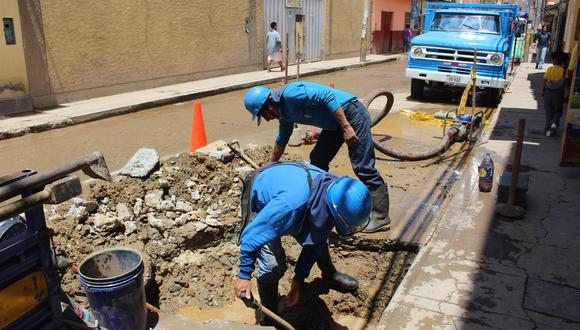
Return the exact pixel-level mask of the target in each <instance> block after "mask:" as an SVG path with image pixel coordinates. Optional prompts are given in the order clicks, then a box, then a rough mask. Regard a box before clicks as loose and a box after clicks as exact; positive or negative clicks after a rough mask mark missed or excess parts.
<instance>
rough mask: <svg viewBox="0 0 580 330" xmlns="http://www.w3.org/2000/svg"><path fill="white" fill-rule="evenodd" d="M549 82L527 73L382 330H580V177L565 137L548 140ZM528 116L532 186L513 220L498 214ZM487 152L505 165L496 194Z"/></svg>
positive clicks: (470, 164) (525, 164)
mask: <svg viewBox="0 0 580 330" xmlns="http://www.w3.org/2000/svg"><path fill="white" fill-rule="evenodd" d="M542 79H543V71H539V70H535V69H534V65H533V64H527V63H525V64H522V65H521V66H520V69H519V72H518V74H517V76H516V77H515V79H514V82H513V83H512V85H511V86H510V90H509V91H508V93H507V94H505V96H504V98H503V101H502V102H501V105H500V107H499V109H500V110H499V112H498V114H496V115H495V116H494V119H495V120H494V121H493V122H492V123H491V125H490V127H489V129H488V133H487V135H488V136H487V137H486V139H488V143H487V144H485V145H483V146H480V147H478V148H476V150H475V151H474V153H473V155H472V156H471V157H466V158H465V160H466V162H467V163H466V166H465V167H464V170H463V171H462V173H460V175H461V176H460V177H459V182H457V183H456V184H455V187H456V188H455V189H454V191H452V192H451V194H450V195H449V196H450V198H449V200H448V201H447V203H446V205H445V207H444V208H443V211H442V213H441V214H440V215H439V217H438V222H436V223H434V224H433V225H432V227H431V228H430V237H429V239H428V241H427V243H426V244H424V245H423V246H422V247H421V250H420V252H419V255H418V256H417V258H416V259H415V262H414V264H413V265H412V267H411V269H410V270H409V273H408V274H407V276H406V277H405V279H404V280H403V282H402V283H401V285H400V286H399V288H398V290H397V292H396V294H395V296H394V297H393V299H392V301H391V303H390V304H389V306H388V307H387V309H386V310H385V312H384V314H383V316H382V318H381V321H380V325H379V329H448V328H452V329H483V328H497V329H580V274H579V272H580V258H579V257H578V256H579V255H580V220H579V219H580V217H579V216H578V214H579V213H580V207H579V206H578V201H580V171H579V170H578V169H576V168H562V167H559V165H558V163H559V153H560V143H561V137H546V136H545V132H544V131H543V125H544V111H543V109H542V107H541V97H540V96H539V88H540V86H541V85H540V84H541V81H542ZM538 100H539V101H538ZM538 104H540V107H538ZM538 109H540V110H538ZM519 118H525V119H526V131H525V144H524V147H523V158H522V169H521V171H522V173H521V174H525V175H529V177H530V184H529V190H528V193H527V214H526V216H525V218H524V219H522V220H509V219H507V218H503V217H501V216H499V215H496V214H495V213H494V212H495V204H496V200H497V186H498V181H499V177H500V175H501V174H502V173H503V171H504V170H505V168H506V166H507V165H508V164H509V163H511V159H512V154H513V148H514V146H515V138H516V131H517V121H518V119H519ZM486 152H489V153H491V154H492V157H493V159H494V161H495V178H494V190H493V191H492V192H491V193H481V192H479V190H478V185H477V181H478V174H477V166H478V163H479V162H480V161H481V159H482V157H483V155H484V154H485V153H486ZM434 211H435V212H436V211H437V210H434Z"/></svg>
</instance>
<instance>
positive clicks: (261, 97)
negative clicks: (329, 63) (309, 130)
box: [244, 81, 391, 232]
mask: <svg viewBox="0 0 580 330" xmlns="http://www.w3.org/2000/svg"><path fill="white" fill-rule="evenodd" d="M244 105H245V107H246V109H247V110H248V111H249V112H250V113H251V114H252V116H253V117H254V118H258V125H259V124H260V120H261V119H262V118H263V119H265V120H267V121H269V120H273V119H278V120H279V122H280V126H279V130H278V135H277V136H276V143H275V144H274V149H273V151H272V155H271V157H270V161H272V162H277V161H278V160H280V156H282V154H283V153H284V149H285V148H286V144H287V143H288V140H289V139H290V136H291V135H292V131H293V128H294V123H297V124H305V125H312V126H316V127H320V128H322V132H320V135H319V136H318V142H316V146H314V149H312V152H311V153H310V163H311V164H312V165H314V166H316V167H318V168H320V169H322V170H324V171H328V166H329V164H330V162H331V161H332V159H333V158H334V156H336V153H337V152H338V150H339V149H340V147H341V146H342V145H343V143H345V142H346V144H347V145H348V155H349V157H350V162H351V164H352V169H353V171H354V173H355V174H356V176H357V177H358V178H359V180H361V181H362V182H363V183H364V184H365V185H366V186H367V188H368V189H369V191H370V193H371V196H372V200H373V211H372V214H371V221H370V222H369V224H368V226H367V228H365V229H364V230H363V232H375V231H379V230H384V229H388V228H389V227H390V224H391V219H390V218H389V191H388V186H387V184H385V181H384V180H383V178H382V177H381V174H380V173H379V171H378V170H377V169H376V167H375V149H374V145H373V137H372V134H371V118H370V114H369V112H368V110H367V109H366V108H365V106H364V105H363V104H362V103H361V102H360V101H359V100H358V99H357V98H356V96H354V95H351V94H349V93H346V92H343V91H341V90H338V89H334V88H330V87H328V86H324V85H319V84H315V83H311V82H302V81H299V82H293V83H289V84H287V85H285V86H283V87H282V88H280V89H278V90H276V91H272V90H270V89H269V88H268V87H265V86H256V87H253V88H251V89H250V90H249V91H248V92H247V93H246V97H245V98H244Z"/></svg>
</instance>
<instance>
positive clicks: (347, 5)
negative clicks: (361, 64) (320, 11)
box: [325, 0, 371, 58]
mask: <svg viewBox="0 0 580 330" xmlns="http://www.w3.org/2000/svg"><path fill="white" fill-rule="evenodd" d="M325 7H326V13H327V14H326V17H327V21H326V23H327V24H326V25H325V26H327V27H328V29H327V30H326V34H327V37H326V38H325V39H326V45H327V47H325V50H326V57H327V58H336V57H346V56H357V55H358V54H359V52H360V43H361V30H362V15H363V10H364V0H356V1H355V0H327V1H326V3H325ZM370 7H371V6H369V15H371V8H370Z"/></svg>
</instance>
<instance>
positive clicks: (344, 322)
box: [336, 315, 377, 330]
mask: <svg viewBox="0 0 580 330" xmlns="http://www.w3.org/2000/svg"><path fill="white" fill-rule="evenodd" d="M336 323H337V324H340V326H342V327H343V328H341V327H339V326H337V327H336V329H345V328H344V327H346V329H349V330H362V329H375V328H376V327H377V324H376V323H374V322H373V323H368V324H367V320H366V319H364V318H361V317H356V316H350V315H338V316H337V317H336Z"/></svg>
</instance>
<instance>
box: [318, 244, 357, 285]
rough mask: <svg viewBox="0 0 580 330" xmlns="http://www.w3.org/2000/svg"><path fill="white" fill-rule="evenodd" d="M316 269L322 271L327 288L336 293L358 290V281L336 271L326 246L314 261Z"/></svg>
mask: <svg viewBox="0 0 580 330" xmlns="http://www.w3.org/2000/svg"><path fill="white" fill-rule="evenodd" d="M316 264H317V265H318V268H320V270H321V271H322V278H323V279H324V280H326V281H327V282H329V286H330V287H331V288H333V289H335V290H336V291H338V292H342V293H347V292H353V291H356V289H358V281H357V280H356V279H355V278H354V277H352V276H350V275H347V274H344V273H341V272H339V271H337V270H336V268H335V267H334V264H333V263H332V259H331V258H330V251H329V249H328V245H326V246H325V247H323V248H322V250H321V251H320V256H319V257H318V260H317V261H316Z"/></svg>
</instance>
